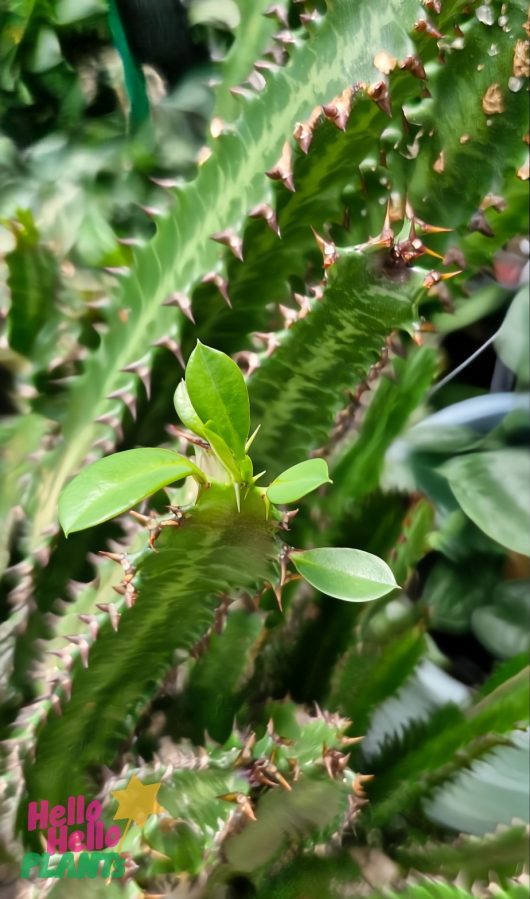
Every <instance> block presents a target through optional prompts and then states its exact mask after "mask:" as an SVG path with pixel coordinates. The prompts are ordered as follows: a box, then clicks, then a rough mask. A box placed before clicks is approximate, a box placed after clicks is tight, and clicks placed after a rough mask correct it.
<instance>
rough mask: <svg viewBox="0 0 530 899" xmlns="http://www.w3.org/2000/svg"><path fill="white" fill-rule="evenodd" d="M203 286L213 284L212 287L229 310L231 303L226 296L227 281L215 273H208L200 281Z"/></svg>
mask: <svg viewBox="0 0 530 899" xmlns="http://www.w3.org/2000/svg"><path fill="white" fill-rule="evenodd" d="M202 283H203V284H213V285H214V287H217V290H218V291H219V293H220V294H221V296H222V298H223V300H224V301H225V303H226V305H227V306H228V308H229V309H231V308H232V303H231V301H230V297H229V295H228V281H227V280H226V279H225V278H223V277H222V276H221V275H219V274H218V273H217V272H208V274H207V275H205V276H204V278H203V279H202Z"/></svg>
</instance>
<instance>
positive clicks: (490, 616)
mask: <svg viewBox="0 0 530 899" xmlns="http://www.w3.org/2000/svg"><path fill="white" fill-rule="evenodd" d="M484 595H485V596H486V597H487V604H484V596H483V602H482V605H480V606H479V607H478V608H476V609H475V610H474V611H473V614H472V616H471V627H472V630H473V632H474V634H475V636H476V637H477V638H478V639H479V640H480V642H481V643H482V644H483V645H484V646H485V647H486V649H487V650H488V651H489V652H491V654H492V655H493V656H496V657H497V658H498V659H510V658H513V656H518V655H521V654H522V653H524V652H526V653H528V652H529V651H530V633H529V631H528V621H529V619H530V593H529V591H528V582H527V581H526V580H517V581H505V582H503V583H501V584H499V585H498V587H497V590H495V592H494V593H493V596H491V593H489V594H484Z"/></svg>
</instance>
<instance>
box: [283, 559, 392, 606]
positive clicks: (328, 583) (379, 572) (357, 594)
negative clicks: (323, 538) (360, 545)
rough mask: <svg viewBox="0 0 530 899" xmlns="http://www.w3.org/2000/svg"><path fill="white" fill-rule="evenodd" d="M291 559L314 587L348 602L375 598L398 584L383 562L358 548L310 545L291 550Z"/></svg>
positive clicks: (383, 594) (388, 591)
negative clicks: (306, 547) (299, 549)
mask: <svg viewBox="0 0 530 899" xmlns="http://www.w3.org/2000/svg"><path fill="white" fill-rule="evenodd" d="M291 559H292V561H293V563H294V565H295V567H296V569H297V571H299V572H300V574H301V575H302V577H304V578H305V579H306V581H309V583H310V584H311V585H312V586H313V587H316V589H317V590H320V591H321V592H322V593H326V594H327V595H328V596H334V597H335V598H336V599H345V600H346V601H347V602H367V601H369V600H372V599H378V598H379V597H380V596H385V595H386V594H387V593H390V591H391V590H394V589H395V588H396V587H397V586H398V585H397V584H396V581H395V578H394V575H393V574H392V572H391V570H390V568H389V567H388V565H387V564H386V562H383V560H382V559H379V558H378V557H377V556H374V555H372V554H371V553H367V552H363V551H362V550H360V549H349V548H341V547H327V548H323V549H309V550H306V551H305V552H293V553H291Z"/></svg>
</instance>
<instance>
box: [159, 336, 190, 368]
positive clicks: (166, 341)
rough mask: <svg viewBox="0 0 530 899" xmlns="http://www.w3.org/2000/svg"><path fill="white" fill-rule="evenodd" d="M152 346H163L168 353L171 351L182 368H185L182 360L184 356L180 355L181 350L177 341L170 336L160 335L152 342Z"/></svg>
mask: <svg viewBox="0 0 530 899" xmlns="http://www.w3.org/2000/svg"><path fill="white" fill-rule="evenodd" d="M153 346H154V347H157V348H158V347H163V348H164V349H166V350H169V352H170V353H173V355H174V357H175V359H177V361H178V362H179V364H180V366H181V367H182V370H184V369H185V368H186V363H185V362H184V356H183V355H182V350H181V348H180V346H179V344H178V343H177V341H176V340H173V338H172V337H160V338H159V339H158V340H155V342H154V343H153Z"/></svg>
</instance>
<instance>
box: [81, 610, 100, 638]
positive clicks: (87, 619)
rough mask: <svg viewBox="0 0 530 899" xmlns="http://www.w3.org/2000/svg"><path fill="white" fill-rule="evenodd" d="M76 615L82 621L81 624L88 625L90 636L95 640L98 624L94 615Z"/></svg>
mask: <svg viewBox="0 0 530 899" xmlns="http://www.w3.org/2000/svg"><path fill="white" fill-rule="evenodd" d="M77 617H78V618H79V620H80V621H82V622H83V624H88V627H89V630H90V636H91V637H92V639H93V640H95V639H96V637H97V635H98V633H99V625H98V621H97V618H95V616H94V615H85V614H81V615H78V616H77Z"/></svg>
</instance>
